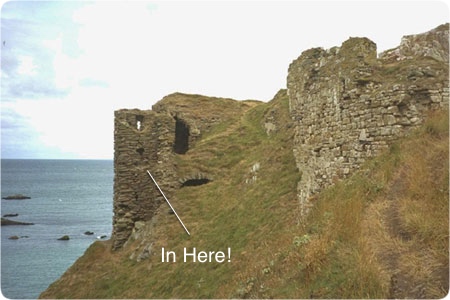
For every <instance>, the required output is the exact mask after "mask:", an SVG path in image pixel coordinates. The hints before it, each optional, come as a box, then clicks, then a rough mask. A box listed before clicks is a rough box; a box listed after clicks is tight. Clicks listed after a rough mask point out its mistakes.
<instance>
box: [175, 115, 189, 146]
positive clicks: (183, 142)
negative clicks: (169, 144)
mask: <svg viewBox="0 0 450 300" xmlns="http://www.w3.org/2000/svg"><path fill="white" fill-rule="evenodd" d="M188 150H189V128H188V126H187V125H186V123H184V122H183V121H182V120H180V119H178V118H177V117H175V142H174V144H173V151H174V152H175V153H177V154H185V153H186V152H187V151H188Z"/></svg>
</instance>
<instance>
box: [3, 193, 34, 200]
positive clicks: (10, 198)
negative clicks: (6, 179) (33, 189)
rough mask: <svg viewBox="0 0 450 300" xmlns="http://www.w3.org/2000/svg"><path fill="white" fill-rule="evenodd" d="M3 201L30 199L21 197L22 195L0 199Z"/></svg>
mask: <svg viewBox="0 0 450 300" xmlns="http://www.w3.org/2000/svg"><path fill="white" fill-rule="evenodd" d="M2 199H3V200H26V199H31V197H28V196H25V195H22V194H14V195H10V196H6V197H3V198H2Z"/></svg>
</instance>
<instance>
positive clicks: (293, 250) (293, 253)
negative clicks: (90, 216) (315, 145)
mask: <svg viewBox="0 0 450 300" xmlns="http://www.w3.org/2000/svg"><path fill="white" fill-rule="evenodd" d="M269 115H272V116H275V122H276V124H277V128H278V131H277V132H276V133H274V134H272V135H270V136H268V135H267V134H266V132H265V131H264V127H263V125H264V121H263V120H264V118H265V116H269ZM431 120H432V122H430V123H428V124H427V125H426V126H424V127H423V129H422V130H420V131H418V132H417V133H415V134H414V135H413V136H412V137H411V138H408V139H405V140H403V141H401V142H399V143H398V144H396V145H395V146H394V147H392V149H391V151H390V152H389V153H386V154H385V155H384V156H382V157H380V158H377V159H375V160H373V161H370V162H368V164H367V165H366V170H367V171H365V172H362V173H360V174H356V175H355V176H353V177H352V178H350V179H349V180H346V181H343V182H341V183H338V184H337V185H336V186H334V187H332V188H329V189H327V190H325V191H324V192H323V193H321V194H320V195H318V196H317V197H316V199H315V202H316V204H315V207H314V209H313V211H312V213H311V214H310V216H309V217H308V219H307V220H304V221H303V222H300V221H299V220H298V211H297V200H296V185H297V182H298V180H299V173H298V171H297V170H296V168H295V162H294V159H293V155H292V145H291V141H292V128H291V127H290V117H289V114H288V101H287V96H286V94H285V93H284V92H280V93H279V94H278V95H277V96H276V97H275V100H273V101H272V102H270V103H261V104H258V105H255V106H254V107H253V108H252V109H250V110H249V111H247V112H246V113H245V114H243V115H239V116H235V117H234V118H232V119H230V120H229V121H228V122H227V123H226V126H224V125H220V124H219V125H217V126H216V127H215V128H212V130H211V131H210V132H209V133H208V134H207V135H205V136H203V137H202V140H200V141H198V142H197V144H196V145H195V148H193V149H192V150H190V151H189V152H188V153H187V154H186V155H184V156H179V157H178V161H177V163H178V167H179V168H180V171H182V172H183V171H186V172H187V170H189V169H190V168H192V167H193V166H195V168H197V169H201V170H205V171H207V172H208V173H209V174H214V178H215V180H214V181H213V182H211V183H208V184H206V185H202V186H198V187H186V188H182V189H180V190H179V191H178V192H177V194H176V195H175V196H174V197H173V199H171V200H172V201H171V202H172V204H173V206H174V207H175V208H176V210H177V212H178V213H179V214H180V217H181V218H182V219H183V221H184V223H185V224H186V226H187V227H188V229H189V230H190V232H191V236H190V237H188V236H187V235H186V233H185V232H184V231H183V229H182V228H181V227H180V224H179V223H178V222H177V220H176V219H175V217H174V216H173V215H169V214H167V213H163V212H166V211H167V208H164V209H162V210H161V213H160V214H159V215H158V221H157V225H156V227H155V228H154V230H153V232H152V233H151V234H152V238H153V239H154V244H153V246H152V255H151V256H150V258H149V259H147V260H144V261H141V262H139V263H138V262H136V261H133V260H130V259H129V258H128V257H129V256H130V254H131V250H130V249H132V248H133V244H132V245H130V247H127V248H126V249H124V250H122V251H118V252H111V251H110V245H109V242H96V243H94V244H93V245H92V246H91V247H90V248H89V249H88V250H87V251H86V253H85V255H84V256H83V257H81V258H80V259H79V260H78V261H77V262H76V263H75V264H74V265H73V266H72V267H71V268H70V269H69V270H68V271H67V272H66V274H65V275H63V277H62V278H61V279H60V280H58V281H57V282H55V283H54V284H52V285H51V286H50V287H49V289H48V290H47V291H46V292H45V293H43V294H42V295H41V297H45V298H130V297H134V298H181V297H182V298H230V297H246V298H269V297H275V298H309V297H315V298H329V297H332V298H347V297H357V298H366V297H369V298H386V297H390V296H394V297H401V296H402V295H404V293H407V292H406V291H407V290H411V289H413V288H412V285H414V288H416V287H417V286H418V285H419V288H418V289H417V288H416V289H417V291H415V294H413V295H419V294H420V293H423V294H424V296H426V297H442V296H444V295H445V293H446V292H445V290H446V289H447V287H446V283H445V280H447V285H448V278H444V277H445V276H443V274H445V272H447V274H448V256H447V253H448V183H449V178H448V157H449V156H448V114H439V115H435V116H433V117H432V118H431ZM255 163H259V164H260V169H259V170H258V171H257V173H256V176H257V179H256V182H253V183H246V181H247V182H248V180H249V179H251V178H252V176H253V175H255V174H254V173H252V172H251V171H250V169H251V168H252V166H253V165H254V164H255ZM135 243H139V241H136V242H135ZM161 247H165V248H166V249H168V250H172V251H175V252H176V253H177V255H178V257H177V258H178V260H177V262H176V263H161ZM184 247H187V248H189V249H190V248H192V247H196V248H197V249H198V251H200V250H206V251H210V250H211V251H217V250H223V251H225V252H226V250H227V248H228V247H230V248H231V251H232V252H231V262H225V263H222V264H218V263H203V264H202V263H192V262H187V263H184V262H183V261H182V253H183V248H184ZM405 281H406V282H408V283H409V284H411V285H410V286H408V285H407V284H403V282H405Z"/></svg>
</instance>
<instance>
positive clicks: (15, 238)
mask: <svg viewBox="0 0 450 300" xmlns="http://www.w3.org/2000/svg"><path fill="white" fill-rule="evenodd" d="M8 239H10V240H18V239H19V237H18V236H17V235H12V236H10V237H9V238H8Z"/></svg>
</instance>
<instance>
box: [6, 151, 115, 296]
mask: <svg viewBox="0 0 450 300" xmlns="http://www.w3.org/2000/svg"><path fill="white" fill-rule="evenodd" d="M19 193H20V194H24V195H27V196H30V197H31V199H30V200H1V215H2V216H3V215H5V214H15V213H17V214H19V216H18V217H14V218H10V219H11V220H16V221H23V222H31V223H34V224H35V225H30V226H18V225H15V226H1V291H2V293H3V296H5V297H7V298H13V299H34V298H37V297H38V296H39V294H40V293H41V292H42V291H44V290H45V289H46V288H47V287H48V286H49V284H51V283H52V282H54V281H55V280H56V279H58V278H59V277H60V276H61V275H62V274H63V273H64V272H65V271H66V270H67V268H69V267H70V266H71V265H72V264H73V263H74V262H75V260H76V259H77V258H78V257H80V256H81V255H82V254H83V253H84V251H85V250H86V249H87V248H88V247H89V245H90V244H92V243H93V242H94V241H95V240H96V239H97V238H98V237H99V236H102V235H107V239H108V238H109V237H110V235H111V232H112V202H113V200H112V199H113V162H112V161H110V160H109V161H108V160H15V159H11V160H9V159H8V160H3V159H2V160H1V196H2V197H5V196H8V195H13V194H19ZM86 231H92V232H94V233H95V234H94V235H90V236H89V235H85V234H84V232H86ZM13 235H16V236H20V237H22V238H20V239H18V240H11V239H9V237H10V236H13ZM63 235H69V236H70V240H69V241H58V240H57V239H58V238H59V237H61V236H63Z"/></svg>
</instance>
